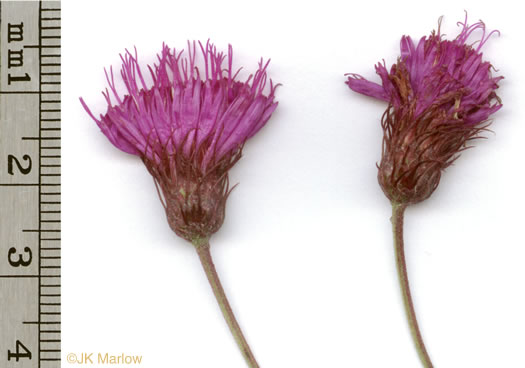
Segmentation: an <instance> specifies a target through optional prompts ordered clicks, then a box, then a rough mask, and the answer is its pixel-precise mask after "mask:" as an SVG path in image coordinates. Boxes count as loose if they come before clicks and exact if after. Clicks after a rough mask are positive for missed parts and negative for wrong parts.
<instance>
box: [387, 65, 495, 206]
mask: <svg viewBox="0 0 525 368" xmlns="http://www.w3.org/2000/svg"><path fill="white" fill-rule="evenodd" d="M409 78H410V75H409V74H408V72H407V71H406V68H405V67H404V63H403V62H402V61H399V62H398V64H397V68H396V72H395V73H394V74H393V75H392V76H390V80H391V81H392V83H393V84H394V86H395V88H396V89H397V91H398V93H399V95H400V97H401V100H402V103H401V104H400V106H399V107H397V108H396V107H394V106H393V105H392V104H390V105H389V107H388V108H387V110H386V111H385V113H384V114H383V117H382V122H381V125H382V128H383V132H384V134H383V145H382V156H381V161H380V163H379V165H378V169H379V172H378V180H379V184H380V185H381V188H382V189H383V192H384V193H385V195H386V196H387V197H388V198H389V199H390V201H391V202H393V203H396V204H405V205H409V204H414V203H418V202H421V201H423V200H425V199H427V198H428V197H430V195H431V194H432V193H433V192H434V190H435V189H436V187H437V186H438V184H439V180H440V178H441V171H442V170H444V169H445V168H447V167H448V166H450V165H451V164H452V163H453V162H454V161H455V160H456V159H457V158H458V157H459V154H460V153H461V151H463V150H464V149H467V148H469V146H468V144H467V143H468V142H469V141H470V140H472V139H476V138H481V137H480V132H482V131H484V130H486V129H487V126H488V125H489V124H490V121H485V122H481V123H480V124H476V125H471V124H470V125H469V124H466V123H465V121H464V120H463V119H462V117H461V116H460V115H459V114H458V113H457V112H454V109H449V108H446V106H450V105H451V104H452V105H455V104H458V105H459V104H460V102H461V96H462V92H463V91H461V90H456V91H452V92H450V93H447V94H444V95H442V96H440V98H439V99H438V100H436V101H435V102H434V103H433V104H431V105H430V106H429V107H428V108H426V109H425V110H424V111H423V112H421V113H419V114H418V115H416V113H415V111H416V106H417V98H413V95H414V94H413V91H412V89H411V87H410V82H409Z"/></svg>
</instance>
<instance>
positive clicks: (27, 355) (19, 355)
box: [7, 340, 31, 362]
mask: <svg viewBox="0 0 525 368" xmlns="http://www.w3.org/2000/svg"><path fill="white" fill-rule="evenodd" d="M20 348H22V349H24V352H20ZM11 358H15V359H16V361H17V362H18V361H19V360H20V359H21V358H28V359H31V352H30V351H29V350H28V349H27V348H26V347H25V345H24V344H22V343H21V342H20V340H16V352H15V353H11V350H8V351H7V360H11Z"/></svg>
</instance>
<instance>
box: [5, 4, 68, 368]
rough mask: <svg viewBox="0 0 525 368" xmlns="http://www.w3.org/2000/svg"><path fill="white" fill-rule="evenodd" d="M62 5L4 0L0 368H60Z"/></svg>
mask: <svg viewBox="0 0 525 368" xmlns="http://www.w3.org/2000/svg"><path fill="white" fill-rule="evenodd" d="M60 13H61V12H60V2H58V1H41V2H38V1H17V2H7V1H0V367H6V368H11V367H20V368H25V367H30V368H58V367H60V355H61V351H60V349H61V348H60V346H61V344H60V343H61V328H60V326H61V325H60V323H61V297H60V296H61V282H60V270H61V264H60V256H61V246H60V230H61V227H60V221H61V220H60V216H61V206H60V198H61V189H60V188H61V187H60V174H61V173H60V156H61V145H60V142H61V134H60V133H61V131H60V112H61V102H60V101H61V96H60V62H61V52H60V50H61V49H60V41H61V40H60V35H61V32H60V31H61V29H60Z"/></svg>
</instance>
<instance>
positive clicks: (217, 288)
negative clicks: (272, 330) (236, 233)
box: [193, 240, 259, 368]
mask: <svg viewBox="0 0 525 368" xmlns="http://www.w3.org/2000/svg"><path fill="white" fill-rule="evenodd" d="M193 244H194V245H195V249H196V250H197V254H198V255H199V259H200V261H201V264H202V267H203V268H204V272H205V273H206V276H207V277H208V281H209V282H210V285H211V288H212V289H213V294H215V298H216V299H217V303H219V307H220V308H221V311H222V315H223V316H224V319H225V320H226V323H227V324H228V327H229V328H230V331H231V333H232V335H233V337H234V338H235V342H237V345H238V346H239V349H241V353H242V355H243V356H244V359H245V360H246V363H247V364H248V366H249V367H250V368H259V365H258V364H257V361H256V360H255V357H254V356H253V353H252V351H251V350H250V346H249V345H248V342H247V341H246V339H245V338H244V335H243V334H242V331H241V328H240V326H239V324H238V323H237V320H236V319H235V315H234V314H233V311H232V308H231V307H230V303H229V302H228V299H227V298H226V294H225V293H224V289H223V288H222V285H221V281H220V280H219V275H217V270H215V265H214V264H213V260H212V258H211V253H210V244H209V243H208V241H207V240H206V241H203V240H198V241H195V242H193Z"/></svg>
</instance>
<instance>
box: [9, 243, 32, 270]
mask: <svg viewBox="0 0 525 368" xmlns="http://www.w3.org/2000/svg"><path fill="white" fill-rule="evenodd" d="M24 252H26V253H28V254H29V256H28V260H25V259H24V256H23V255H22V254H19V255H18V260H15V261H14V260H12V259H11V256H14V255H16V248H15V247H11V248H9V251H8V252H7V259H8V260H9V264H10V265H11V266H13V267H20V266H24V267H27V266H29V265H30V264H31V260H32V259H33V253H32V252H31V249H29V247H25V248H24Z"/></svg>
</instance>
